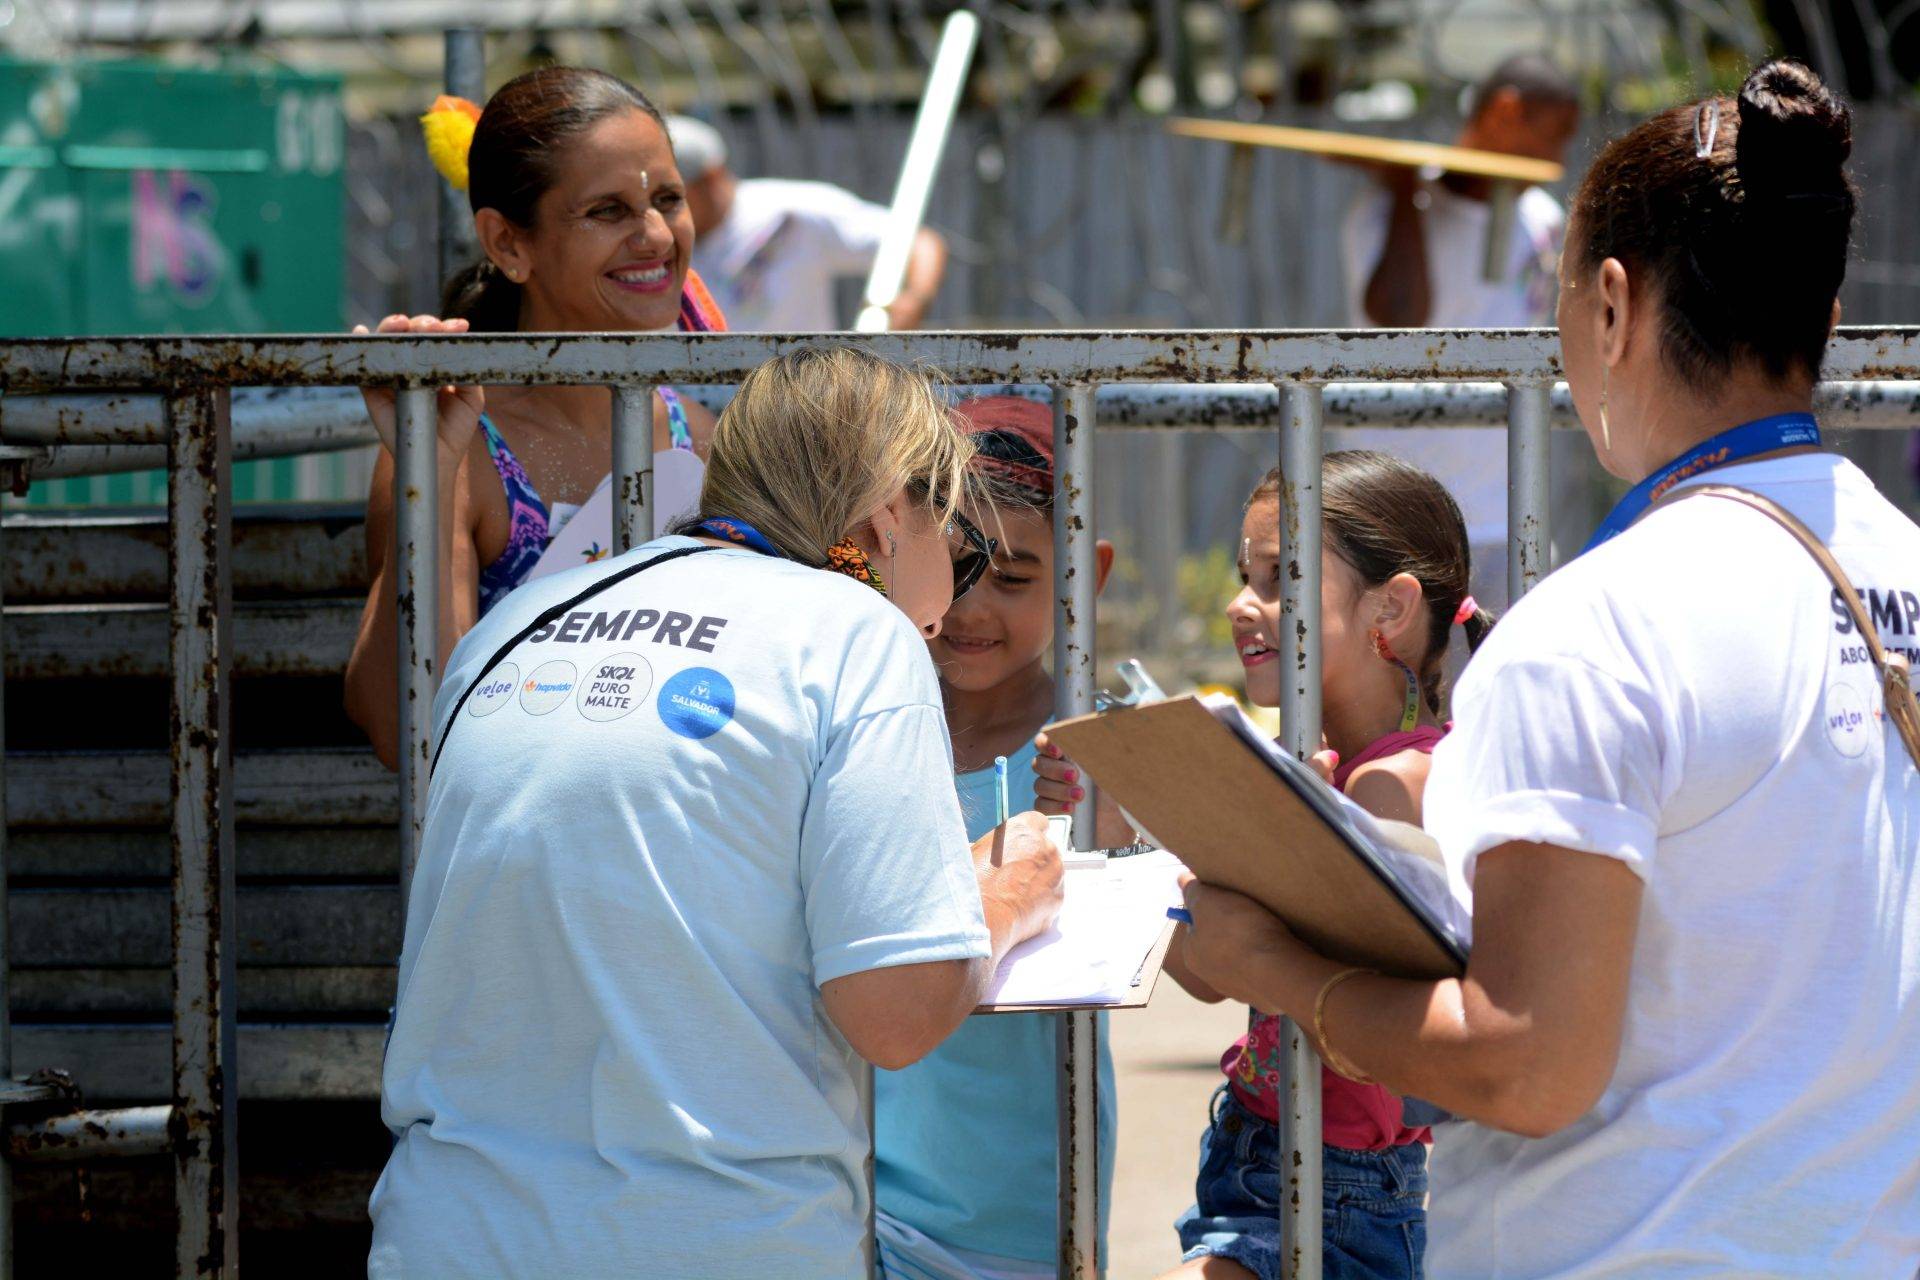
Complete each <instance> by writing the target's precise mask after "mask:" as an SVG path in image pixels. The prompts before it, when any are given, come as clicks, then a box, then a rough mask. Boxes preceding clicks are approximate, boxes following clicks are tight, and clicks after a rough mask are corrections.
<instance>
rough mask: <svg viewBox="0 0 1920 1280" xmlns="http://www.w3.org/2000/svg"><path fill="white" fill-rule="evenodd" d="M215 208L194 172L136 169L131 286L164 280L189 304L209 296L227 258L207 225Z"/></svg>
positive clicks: (140, 287)
mask: <svg viewBox="0 0 1920 1280" xmlns="http://www.w3.org/2000/svg"><path fill="white" fill-rule="evenodd" d="M213 208H214V193H213V189H212V188H211V187H210V186H208V185H206V184H204V183H203V182H202V180H201V179H199V178H198V177H196V176H195V175H193V174H190V173H183V172H181V171H180V170H178V169H173V170H169V171H167V172H166V173H155V172H154V171H153V170H151V169H136V170H134V172H133V219H132V221H133V286H134V288H136V289H138V290H141V291H142V292H145V291H147V290H150V289H152V288H153V287H154V285H156V284H158V283H162V282H164V283H165V284H166V286H167V287H168V288H169V289H171V290H172V291H173V293H174V294H175V296H176V297H178V298H179V299H180V301H182V302H185V303H188V304H195V303H201V302H205V301H206V300H207V299H208V298H210V297H211V296H212V295H213V290H214V286H215V285H217V284H219V282H220V267H221V263H222V261H223V260H224V258H225V255H224V254H223V253H222V252H221V248H220V241H219V238H218V237H217V236H215V235H214V232H213V228H212V226H211V225H210V223H211V221H212V218H213Z"/></svg>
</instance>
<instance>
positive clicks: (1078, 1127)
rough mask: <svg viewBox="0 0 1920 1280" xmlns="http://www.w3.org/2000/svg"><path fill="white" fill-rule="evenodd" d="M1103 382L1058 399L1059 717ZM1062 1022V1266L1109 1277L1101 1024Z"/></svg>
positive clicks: (1086, 1275)
mask: <svg viewBox="0 0 1920 1280" xmlns="http://www.w3.org/2000/svg"><path fill="white" fill-rule="evenodd" d="M1095 403H1096V388H1095V386H1094V385H1093V384H1092V383H1090V382H1079V383H1074V384H1071V385H1069V386H1065V387H1062V388H1059V389H1058V390H1056V391H1055V393H1054V401H1053V456H1054V474H1053V542H1054V570H1053V596H1054V599H1053V624H1054V628H1053V670H1054V695H1053V699H1054V701H1053V709H1054V715H1055V716H1056V717H1058V718H1065V717H1067V716H1076V715H1085V714H1086V713H1088V712H1090V711H1092V710H1093V690H1094V675H1095V672H1094V660H1095V654H1094V600H1095V598H1096V597H1097V595H1098V594H1099V591H1098V569H1097V568H1096V565H1095V555H1094V540H1095V538H1096V537H1097V536H1098V535H1097V532H1096V530H1097V525H1096V522H1095V511H1094V501H1093V493H1094V440H1095V434H1094V433H1095V430H1096V428H1095V426H1094V423H1095V421H1096V415H1095ZM1073 843H1074V847H1075V848H1079V849H1093V848H1097V847H1098V846H1099V840H1098V838H1097V837H1096V835H1095V833H1094V798H1093V796H1092V795H1088V797H1087V798H1086V799H1085V800H1082V801H1081V802H1080V803H1079V804H1077V805H1075V806H1074V808H1073ZM1054 1016H1055V1019H1056V1037H1057V1038H1056V1040H1055V1046H1056V1048H1055V1055H1054V1060H1055V1068H1056V1070H1057V1072H1058V1076H1059V1079H1058V1085H1057V1088H1056V1097H1057V1099H1058V1101H1057V1104H1056V1105H1057V1108H1058V1124H1059V1144H1058V1148H1057V1156H1056V1160H1057V1168H1058V1173H1059V1182H1060V1189H1059V1194H1060V1211H1059V1212H1060V1216H1059V1231H1060V1240H1059V1245H1060V1252H1059V1258H1060V1272H1059V1274H1060V1275H1061V1276H1062V1277H1063V1280H1097V1277H1098V1276H1099V1275H1100V1257H1099V1252H1100V1249H1099V1246H1100V1073H1099V1064H1100V1020H1099V1016H1098V1015H1097V1014H1095V1013H1091V1012H1086V1013H1062V1014H1056V1015H1054Z"/></svg>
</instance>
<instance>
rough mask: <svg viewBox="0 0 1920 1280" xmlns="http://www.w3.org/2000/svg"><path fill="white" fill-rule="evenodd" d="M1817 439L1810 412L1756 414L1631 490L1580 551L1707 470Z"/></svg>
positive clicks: (1615, 533) (1619, 529) (1623, 527)
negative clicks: (1678, 486) (1670, 491)
mask: <svg viewBox="0 0 1920 1280" xmlns="http://www.w3.org/2000/svg"><path fill="white" fill-rule="evenodd" d="M1819 443H1820V424H1819V423H1817V422H1815V421H1814V420H1813V415H1812V414H1810V413H1778V414H1775V415H1774V416H1773V417H1771V418H1756V419H1754V420H1753V421H1752V422H1743V423H1741V424H1740V425H1739V426H1737V427H1734V428H1732V429H1731V430H1727V431H1722V432H1721V433H1720V434H1719V435H1717V436H1714V437H1713V438H1712V439H1710V440H1703V441H1701V442H1700V443H1699V444H1697V445H1695V446H1693V448H1691V449H1689V450H1687V451H1686V452H1685V453H1683V454H1681V455H1680V456H1679V457H1677V458H1675V459H1674V460H1673V461H1672V462H1669V463H1668V464H1667V465H1666V466H1664V467H1661V468H1660V469H1659V470H1658V471H1656V472H1654V473H1653V474H1652V475H1650V476H1648V477H1647V478H1646V479H1645V480H1642V481H1641V482H1640V483H1639V484H1636V485H1635V486H1633V488H1631V489H1629V490H1628V491H1627V496H1626V497H1624V498H1622V499H1620V501H1619V502H1617V503H1615V504H1614V508H1613V510H1612V511H1609V512H1608V513H1607V518H1606V519H1605V520H1602V521H1601V522H1600V527H1599V528H1598V529H1596V530H1594V533H1593V537H1591V538H1589V539H1587V545H1586V546H1584V547H1582V548H1580V554H1581V555H1585V554H1586V553H1587V552H1589V551H1591V550H1593V549H1594V548H1595V547H1597V546H1599V545H1600V544H1601V543H1603V542H1607V541H1609V540H1611V539H1613V538H1616V537H1618V536H1619V535H1621V534H1623V533H1625V532H1626V531H1627V530H1628V528H1630V527H1631V526H1632V524H1633V522H1634V521H1635V520H1638V519H1639V518H1640V517H1641V516H1643V515H1645V514H1646V512H1647V508H1648V507H1651V506H1652V505H1653V504H1654V503H1656V502H1658V501H1660V499H1661V498H1663V497H1665V496H1666V495H1667V492H1668V491H1669V490H1671V489H1672V488H1673V487H1674V486H1675V485H1677V484H1679V483H1681V482H1682V481H1684V480H1690V479H1692V478H1693V477H1694V476H1697V475H1699V474H1700V473H1701V472H1703V471H1712V470H1714V469H1715V468H1716V467H1728V466H1732V465H1733V464H1734V463H1736V462H1742V461H1745V460H1746V459H1748V458H1752V457H1755V456H1757V455H1759V454H1763V453H1773V452H1775V451H1776V450H1780V449H1792V448H1796V447H1798V446H1800V445H1808V444H1810V445H1816V446H1817V445H1819Z"/></svg>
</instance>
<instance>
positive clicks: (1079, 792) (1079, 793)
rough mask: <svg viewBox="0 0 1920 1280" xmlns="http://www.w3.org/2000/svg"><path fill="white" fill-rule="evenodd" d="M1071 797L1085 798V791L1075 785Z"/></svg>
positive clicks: (1076, 798)
mask: <svg viewBox="0 0 1920 1280" xmlns="http://www.w3.org/2000/svg"><path fill="white" fill-rule="evenodd" d="M1073 798H1074V799H1075V800H1085V799H1086V798H1087V793H1086V792H1085V791H1084V790H1082V789H1081V788H1079V787H1075V788H1074V789H1073Z"/></svg>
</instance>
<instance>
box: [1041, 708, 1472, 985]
mask: <svg viewBox="0 0 1920 1280" xmlns="http://www.w3.org/2000/svg"><path fill="white" fill-rule="evenodd" d="M1233 714H1234V715H1235V716H1238V718H1239V719H1240V720H1242V721H1244V719H1245V717H1244V716H1239V712H1238V708H1237V707H1235V708H1233ZM1248 731H1251V732H1255V733H1257V731H1252V730H1251V725H1250V722H1249V724H1248V730H1245V731H1241V732H1236V730H1235V729H1234V728H1231V727H1229V725H1228V724H1227V723H1225V722H1223V721H1222V720H1221V719H1220V718H1219V717H1217V716H1216V715H1215V714H1214V711H1213V710H1212V709H1211V708H1210V707H1209V706H1208V705H1207V704H1206V703H1203V702H1202V701H1201V700H1200V699H1199V698H1198V697H1195V696H1194V695H1191V694H1189V695H1187V696H1184V697H1179V698H1171V699H1168V700H1166V701H1164V702H1152V703H1147V704H1145V705H1142V706H1133V707H1122V708H1119V709H1117V710H1113V711H1107V712H1104V713H1101V714H1098V715H1090V716H1079V717H1076V718H1074V719H1071V720H1065V721H1062V722H1060V723H1058V724H1052V725H1048V726H1047V730H1046V732H1047V735H1048V737H1050V738H1051V739H1052V740H1053V741H1054V742H1055V743H1057V744H1058V745H1059V746H1060V748H1061V750H1063V751H1065V752H1066V753H1067V755H1069V756H1071V757H1072V758H1073V760H1074V763H1075V764H1077V765H1079V766H1080V767H1082V768H1084V769H1085V770H1086V771H1087V774H1088V776H1089V777H1091V778H1092V779H1093V781H1094V782H1095V783H1096V784H1097V785H1098V786H1100V787H1101V788H1103V789H1105V790H1106V791H1108V792H1109V793H1110V794H1111V795H1112V796H1113V798H1114V799H1115V800H1116V801H1118V802H1119V803H1120V805H1121V806H1122V807H1124V808H1125V809H1126V810H1127V812H1128V813H1129V814H1131V815H1132V816H1133V818H1134V820H1135V822H1136V823H1137V824H1139V825H1140V827H1141V828H1142V829H1143V830H1144V831H1146V832H1147V833H1149V834H1150V835H1151V836H1152V838H1153V840H1154V842H1155V843H1156V844H1159V845H1160V846H1161V847H1163V848H1166V849H1170V850H1172V851H1174V852H1175V853H1176V854H1178V855H1179V857H1180V859H1181V861H1183V862H1185V863H1186V864H1187V866H1188V867H1189V868H1190V869H1191V870H1192V871H1193V873H1194V874H1195V875H1197V876H1199V877H1200V878H1201V879H1202V880H1205V881H1207V882H1208V883H1209V884H1216V885H1219V886H1221V887H1223V888H1227V889H1232V890H1235V891H1236V892H1239V893H1244V894H1246V895H1247V896H1248V897H1250V898H1253V899H1255V900H1256V901H1258V902H1260V903H1262V904H1263V905H1265V906H1266V907H1267V908H1268V909H1269V910H1271V911H1272V912H1273V913H1274V914H1275V915H1277V916H1279V917H1280V918H1281V919H1282V920H1284V921H1285V922H1286V924H1287V927H1288V928H1290V929H1292V930H1293V931H1294V932H1295V933H1296V934H1298V935H1299V936H1300V938H1301V940H1302V941H1304V942H1306V943H1307V944H1308V945H1309V946H1311V947H1313V948H1314V949H1315V950H1317V951H1319V952H1321V953H1322V954H1324V955H1326V956H1328V957H1330V958H1332V959H1334V960H1338V961H1340V962H1341V963H1343V964H1353V965H1359V966H1364V967H1366V968H1370V969H1376V970H1378V971H1379V972H1381V973H1384V974H1388V975H1391V976H1394V977H1406V978H1422V979H1438V978H1450V977H1458V976H1459V975H1460V974H1462V973H1463V972H1465V970H1466V960H1467V943H1466V940H1465V938H1464V937H1463V936H1462V935H1461V931H1460V929H1459V928H1458V926H1457V924H1455V923H1451V922H1449V921H1448V920H1447V919H1446V918H1445V916H1444V915H1443V914H1442V913H1441V912H1439V911H1437V910H1436V909H1435V908H1434V907H1432V906H1431V905H1429V904H1428V903H1427V902H1425V901H1423V900H1422V898H1421V896H1420V895H1419V894H1418V893H1416V892H1415V891H1414V888H1415V886H1413V884H1412V883H1411V880H1410V878H1409V877H1408V876H1407V875H1406V874H1405V864H1404V862H1403V861H1402V860H1404V859H1406V858H1409V857H1412V858H1418V857H1420V856H1421V854H1420V852H1419V851H1417V850H1407V849H1401V850H1399V851H1397V852H1396V851H1393V850H1384V851H1383V850H1382V849H1381V848H1380V847H1378V845H1379V844H1380V843H1384V842H1387V841H1390V840H1391V837H1390V836H1389V835H1388V834H1387V832H1386V829H1385V828H1383V827H1382V826H1381V825H1380V824H1378V823H1377V822H1376V821H1375V820H1373V819H1371V818H1370V817H1369V816H1367V815H1361V817H1362V818H1364V819H1365V821H1364V822H1359V821H1356V820H1355V819H1354V817H1353V816H1352V814H1351V813H1350V812H1349V808H1350V806H1349V805H1348V803H1347V802H1346V801H1345V800H1344V799H1343V798H1342V797H1340V796H1339V795H1338V794H1337V793H1336V792H1334V791H1333V789H1332V788H1331V787H1328V786H1327V785H1326V784H1325V783H1323V782H1321V781H1320V779H1319V777H1318V776H1317V775H1315V774H1313V772H1312V771H1311V770H1310V769H1308V768H1307V766H1305V765H1303V764H1301V763H1300V762H1299V761H1297V760H1293V759H1292V757H1290V756H1285V757H1284V758H1282V756H1283V753H1278V752H1277V751H1276V752H1272V753H1271V754H1262V751H1261V749H1260V748H1259V747H1256V746H1255V745H1254V744H1253V743H1252V742H1250V741H1247V740H1245V738H1244V736H1243V735H1244V734H1245V733H1246V732H1248ZM1288 766H1290V768H1289V767H1288ZM1429 872H1430V874H1437V872H1432V871H1431V869H1429Z"/></svg>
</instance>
